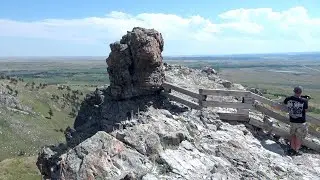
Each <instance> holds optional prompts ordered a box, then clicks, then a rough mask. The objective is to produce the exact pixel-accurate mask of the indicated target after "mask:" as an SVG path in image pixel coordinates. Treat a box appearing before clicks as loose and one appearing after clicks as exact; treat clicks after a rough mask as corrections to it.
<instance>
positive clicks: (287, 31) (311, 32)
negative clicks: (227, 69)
mask: <svg viewBox="0 0 320 180" xmlns="http://www.w3.org/2000/svg"><path fill="white" fill-rule="evenodd" d="M218 17H219V18H220V19H219V23H217V22H213V21H212V20H210V19H207V18H205V17H202V16H200V15H194V16H190V17H182V16H178V15H175V14H163V13H141V14H137V15H132V14H127V13H124V12H117V11H113V12H110V13H109V14H107V15H106V16H104V17H88V18H82V19H44V20H38V21H16V20H10V19H0V27H1V28H0V37H1V36H2V37H26V38H42V39H54V40H65V41H76V42H79V43H86V44H88V43H97V42H104V43H111V42H113V41H116V40H119V39H120V37H121V36H122V35H123V34H125V33H126V31H128V30H131V29H132V28H133V27H136V26H141V27H145V28H154V29H156V30H158V31H159V32H161V33H162V34H163V36H164V39H165V42H167V43H166V48H165V49H170V50H169V51H170V52H174V49H175V48H176V49H178V48H177V47H176V46H177V44H178V43H177V42H179V44H180V46H186V47H189V48H192V47H195V49H190V50H186V51H188V52H200V51H201V52H202V51H203V50H204V49H207V50H206V51H204V52H208V53H212V52H213V51H212V50H210V49H212V48H211V47H212V46H213V47H214V46H219V43H220V44H222V43H223V44H224V46H225V47H227V45H226V44H228V43H229V44H231V43H235V42H236V44H237V45H240V44H241V43H242V44H247V43H248V39H246V38H248V37H250V38H249V39H250V43H251V44H257V43H258V44H259V46H258V47H260V48H263V46H272V42H273V43H274V44H277V42H280V41H281V42H289V41H290V40H292V38H295V39H294V40H301V42H303V43H305V44H308V43H309V44H315V41H319V40H320V39H319V38H320V36H319V35H318V34H320V30H319V29H320V17H317V18H313V17H310V16H309V15H308V11H307V10H306V9H305V8H304V7H294V8H290V9H287V10H284V11H274V10H273V9H271V8H256V9H234V10H230V11H226V12H223V13H221V14H220V15H218ZM261 37H263V38H265V40H267V41H264V40H263V39H261ZM275 37H277V38H275ZM279 38H281V39H279ZM231 39H232V40H231ZM264 42H267V43H264ZM290 42H291V41H290ZM215 43H216V44H215ZM203 46H210V47H209V48H208V47H203ZM240 46H241V45H240ZM179 48H180V47H179ZM201 48H202V49H201ZM265 48H266V47H265ZM180 49H181V48H180ZM213 49H214V48H213ZM235 49H241V50H242V48H238V47H237V48H235ZM209 51H210V52H209ZM204 52H203V53H204ZM214 52H215V51H214Z"/></svg>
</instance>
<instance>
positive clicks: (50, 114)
mask: <svg viewBox="0 0 320 180" xmlns="http://www.w3.org/2000/svg"><path fill="white" fill-rule="evenodd" d="M48 113H49V119H51V117H52V116H53V112H52V109H51V108H50V109H49V112H48Z"/></svg>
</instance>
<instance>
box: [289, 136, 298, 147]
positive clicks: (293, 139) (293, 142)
mask: <svg viewBox="0 0 320 180" xmlns="http://www.w3.org/2000/svg"><path fill="white" fill-rule="evenodd" d="M296 140H297V137H296V136H295V135H294V136H291V141H290V146H291V149H293V150H296V147H297V145H296V142H297V141H296Z"/></svg>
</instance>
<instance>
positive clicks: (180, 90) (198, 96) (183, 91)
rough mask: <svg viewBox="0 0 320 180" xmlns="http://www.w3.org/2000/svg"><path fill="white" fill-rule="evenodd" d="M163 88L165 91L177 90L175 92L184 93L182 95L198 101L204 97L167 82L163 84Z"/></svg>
mask: <svg viewBox="0 0 320 180" xmlns="http://www.w3.org/2000/svg"><path fill="white" fill-rule="evenodd" d="M162 87H163V88H164V89H166V90H169V89H173V90H175V91H177V92H180V93H182V94H186V95H188V96H191V97H193V98H196V99H200V98H201V97H202V96H201V95H200V94H198V93H195V92H192V91H189V90H186V89H183V88H181V87H178V86H175V85H173V84H170V83H167V82H166V83H163V84H162Z"/></svg>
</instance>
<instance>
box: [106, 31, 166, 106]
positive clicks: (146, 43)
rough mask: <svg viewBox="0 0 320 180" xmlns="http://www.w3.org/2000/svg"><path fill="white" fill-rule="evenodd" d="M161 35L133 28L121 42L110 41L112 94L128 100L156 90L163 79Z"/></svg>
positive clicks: (162, 44) (115, 97)
mask: <svg viewBox="0 0 320 180" xmlns="http://www.w3.org/2000/svg"><path fill="white" fill-rule="evenodd" d="M163 46H164V42H163V38H162V35H161V34H160V33H159V32H157V31H156V30H153V29H144V28H138V27H137V28H133V30H132V31H131V32H128V33H127V34H126V35H124V36H123V37H122V39H121V40H120V42H115V43H112V44H110V48H111V53H110V55H109V57H108V59H107V60H106V61H107V64H108V73H109V79H110V86H109V90H110V95H111V96H112V97H113V98H114V99H117V100H118V99H128V98H131V97H134V96H139V95H146V94H151V93H153V92H154V91H157V90H158V89H159V87H160V85H161V84H162V82H163V80H164V72H163V67H162V55H161V52H162V51H163Z"/></svg>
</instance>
